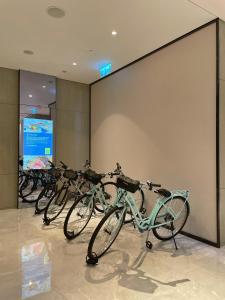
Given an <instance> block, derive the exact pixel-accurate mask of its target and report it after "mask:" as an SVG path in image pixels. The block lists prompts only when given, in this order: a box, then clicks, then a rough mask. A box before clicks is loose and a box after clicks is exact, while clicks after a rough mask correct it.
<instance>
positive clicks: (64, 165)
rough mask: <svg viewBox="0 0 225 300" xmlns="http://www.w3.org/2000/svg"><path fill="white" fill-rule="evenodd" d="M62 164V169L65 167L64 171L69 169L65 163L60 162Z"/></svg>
mask: <svg viewBox="0 0 225 300" xmlns="http://www.w3.org/2000/svg"><path fill="white" fill-rule="evenodd" d="M60 164H61V165H62V167H63V169H65V170H66V169H68V166H67V165H66V164H64V162H62V161H61V160H60Z"/></svg>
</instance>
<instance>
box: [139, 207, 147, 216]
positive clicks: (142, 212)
mask: <svg viewBox="0 0 225 300" xmlns="http://www.w3.org/2000/svg"><path fill="white" fill-rule="evenodd" d="M140 213H141V214H143V215H144V214H145V213H146V208H144V207H143V208H142V209H141V210H140Z"/></svg>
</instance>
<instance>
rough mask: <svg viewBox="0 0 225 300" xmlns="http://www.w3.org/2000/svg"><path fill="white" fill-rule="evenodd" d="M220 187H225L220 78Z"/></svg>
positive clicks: (224, 92)
mask: <svg viewBox="0 0 225 300" xmlns="http://www.w3.org/2000/svg"><path fill="white" fill-rule="evenodd" d="M220 188H222V189H225V81H224V80H220Z"/></svg>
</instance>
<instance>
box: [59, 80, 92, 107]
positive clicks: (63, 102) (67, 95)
mask: <svg viewBox="0 0 225 300" xmlns="http://www.w3.org/2000/svg"><path fill="white" fill-rule="evenodd" d="M87 99H89V87H88V85H87V84H82V83H78V82H73V81H68V80H62V79H57V109H64V110H65V109H66V110H73V111H80V112H89V101H87Z"/></svg>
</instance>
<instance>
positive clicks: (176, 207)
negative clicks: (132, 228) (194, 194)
mask: <svg viewBox="0 0 225 300" xmlns="http://www.w3.org/2000/svg"><path fill="white" fill-rule="evenodd" d="M170 211H171V212H172V213H170ZM172 214H173V215H175V216H177V219H174V217H173V216H172ZM189 214H190V207H189V204H188V202H187V201H186V199H185V198H183V197H179V196H177V197H174V198H171V199H169V200H167V201H166V202H165V203H164V205H162V206H161V207H160V208H159V210H158V212H157V214H156V217H155V220H154V225H160V224H164V225H162V226H159V227H155V228H153V229H152V232H153V234H154V235H155V237H156V238H157V239H159V240H162V241H167V240H170V239H171V238H173V237H174V236H176V235H177V234H178V233H179V232H180V231H181V230H182V228H183V227H184V225H185V223H186V221H187V218H188V216H189ZM165 223H166V224H165Z"/></svg>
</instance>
